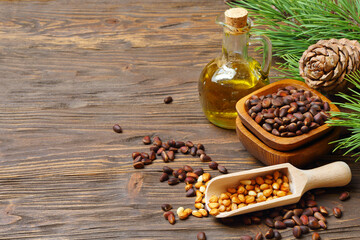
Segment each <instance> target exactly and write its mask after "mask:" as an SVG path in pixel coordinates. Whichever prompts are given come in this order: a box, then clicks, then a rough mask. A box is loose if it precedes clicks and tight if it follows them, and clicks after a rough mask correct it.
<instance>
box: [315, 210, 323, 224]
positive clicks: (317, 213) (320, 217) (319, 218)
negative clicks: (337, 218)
mask: <svg viewBox="0 0 360 240" xmlns="http://www.w3.org/2000/svg"><path fill="white" fill-rule="evenodd" d="M314 217H316V218H317V219H318V220H323V221H324V222H326V219H325V217H324V216H323V215H322V214H321V213H320V212H315V213H314Z"/></svg>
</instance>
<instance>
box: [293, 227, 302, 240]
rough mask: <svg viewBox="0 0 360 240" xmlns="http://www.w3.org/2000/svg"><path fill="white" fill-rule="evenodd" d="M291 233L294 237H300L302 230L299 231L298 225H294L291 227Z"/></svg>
mask: <svg viewBox="0 0 360 240" xmlns="http://www.w3.org/2000/svg"><path fill="white" fill-rule="evenodd" d="M293 235H294V237H296V238H300V237H301V235H302V231H301V228H300V226H295V227H294V228H293Z"/></svg>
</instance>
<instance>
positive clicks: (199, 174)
mask: <svg viewBox="0 0 360 240" xmlns="http://www.w3.org/2000/svg"><path fill="white" fill-rule="evenodd" d="M193 173H195V174H196V175H198V176H201V175H203V174H204V169H202V168H197V169H195V170H194V171H193Z"/></svg>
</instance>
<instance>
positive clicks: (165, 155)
mask: <svg viewBox="0 0 360 240" xmlns="http://www.w3.org/2000/svg"><path fill="white" fill-rule="evenodd" d="M160 149H161V148H160ZM161 158H162V159H163V161H164V162H166V163H167V162H169V156H168V155H167V153H166V152H165V151H162V152H161Z"/></svg>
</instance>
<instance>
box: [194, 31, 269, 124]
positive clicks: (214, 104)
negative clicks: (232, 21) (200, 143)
mask: <svg viewBox="0 0 360 240" xmlns="http://www.w3.org/2000/svg"><path fill="white" fill-rule="evenodd" d="M258 40H259V39H258ZM248 43H249V34H248V30H247V31H245V32H240V33H239V32H238V33H233V32H229V29H226V28H225V27H224V36H223V51H222V54H221V55H220V56H218V57H217V58H215V59H213V60H212V61H210V62H209V63H208V64H207V65H206V66H205V68H204V69H203V71H202V72H201V74H200V78H199V84H198V89H199V98H200V102H201V105H202V108H203V112H204V114H205V116H206V117H207V119H208V120H209V121H210V122H212V123H213V124H215V125H217V126H219V127H222V128H227V129H235V127H236V126H235V120H236V117H237V112H236V109H235V105H236V103H237V101H238V100H240V99H241V98H242V97H244V96H246V95H248V94H250V93H251V92H253V91H255V90H257V89H259V88H261V87H263V86H265V85H267V84H269V79H268V73H269V67H267V69H265V70H266V71H265V72H264V71H263V68H262V66H261V65H260V63H259V62H257V61H256V60H255V59H253V58H251V57H248V55H247V48H248ZM270 48H271V47H270ZM265 50H266V49H265V46H264V52H265ZM268 50H269V49H267V51H268ZM270 51H271V50H270ZM270 55H271V54H270ZM267 56H268V55H267ZM264 59H265V58H264ZM267 60H268V59H267ZM264 62H265V61H264ZM267 64H268V66H269V63H268V62H267ZM263 65H264V63H263Z"/></svg>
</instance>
